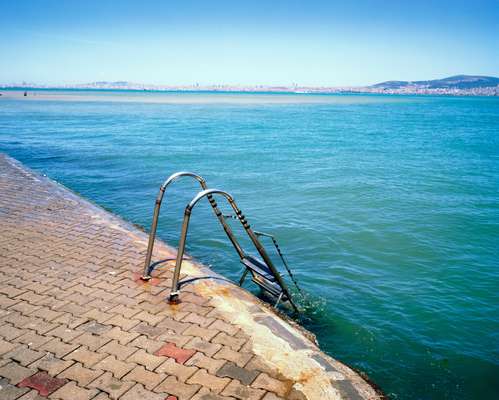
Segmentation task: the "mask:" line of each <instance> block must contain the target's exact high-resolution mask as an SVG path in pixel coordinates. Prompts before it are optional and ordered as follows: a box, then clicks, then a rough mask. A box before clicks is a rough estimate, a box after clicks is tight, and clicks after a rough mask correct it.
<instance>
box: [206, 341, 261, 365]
mask: <svg viewBox="0 0 499 400" xmlns="http://www.w3.org/2000/svg"><path fill="white" fill-rule="evenodd" d="M251 357H253V355H252V354H251V353H239V352H237V351H234V350H232V349H231V348H229V347H226V346H223V347H222V348H221V349H220V351H219V352H218V353H216V354H215V355H214V356H213V358H216V359H223V360H227V361H232V362H233V363H234V364H236V365H238V366H239V367H244V366H245V365H246V364H247V363H248V361H249V360H250V359H251Z"/></svg>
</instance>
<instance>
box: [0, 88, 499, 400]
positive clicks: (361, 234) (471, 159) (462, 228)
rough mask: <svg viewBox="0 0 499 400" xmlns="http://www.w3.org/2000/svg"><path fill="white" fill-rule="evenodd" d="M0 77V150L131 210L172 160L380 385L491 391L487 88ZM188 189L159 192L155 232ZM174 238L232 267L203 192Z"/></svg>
mask: <svg viewBox="0 0 499 400" xmlns="http://www.w3.org/2000/svg"><path fill="white" fill-rule="evenodd" d="M0 92H1V91H0ZM3 93H4V96H2V97H0V151H3V152H5V153H7V154H9V155H11V156H13V157H15V158H17V159H19V160H20V161H22V162H23V163H25V164H27V165H28V166H30V167H32V168H34V169H35V170H38V171H40V172H42V173H44V174H47V175H48V176H49V177H51V178H53V179H55V180H57V181H59V182H61V183H63V184H64V185H66V186H68V187H69V188H71V189H73V190H75V191H77V192H79V193H81V194H82V195H83V196H85V197H87V198H89V199H91V200H92V201H94V202H96V203H98V204H99V205H101V206H103V207H105V208H107V209H110V210H112V211H113V212H115V213H116V214H118V215H120V216H122V217H124V218H125V219H127V220H129V221H131V222H133V223H136V224H139V225H142V226H144V227H146V228H147V229H148V228H149V226H150V223H151V217H152V209H153V205H154V199H155V196H156V193H157V191H158V188H159V185H160V184H161V183H162V182H163V180H164V179H165V178H166V177H168V175H170V174H171V173H173V172H176V171H181V170H188V171H193V172H196V173H198V174H201V175H202V176H204V177H205V178H206V180H207V181H208V184H209V186H210V187H214V188H220V189H224V190H226V191H228V192H230V193H231V194H232V195H233V196H234V198H235V199H236V201H237V203H238V205H239V206H240V208H241V209H242V210H243V212H244V214H245V215H246V216H247V219H248V220H249V223H250V224H251V226H252V227H253V228H254V229H256V230H262V231H268V232H271V233H274V234H275V235H276V236H277V237H278V239H279V241H280V244H281V247H282V250H283V252H284V254H285V256H286V257H287V260H288V263H289V264H290V265H291V267H292V269H293V271H294V272H295V275H296V277H297V279H298V281H299V283H300V285H301V286H302V288H303V290H304V291H305V292H306V294H307V298H308V299H307V311H306V314H305V315H304V316H303V317H302V319H301V322H302V323H304V324H305V326H306V327H307V328H308V329H310V330H312V331H313V332H314V333H315V334H316V335H317V337H318V340H319V342H320V344H321V347H322V349H323V350H324V351H326V352H327V353H329V354H330V355H332V356H333V357H336V358H338V359H339V360H342V361H344V362H346V363H347V364H349V365H350V366H352V367H355V368H357V369H359V370H362V371H364V372H366V373H367V374H368V375H369V376H370V377H371V379H372V380H374V381H375V382H376V383H377V384H379V385H380V386H381V388H382V389H383V390H384V391H385V392H386V393H387V394H388V395H389V396H390V397H391V398H393V399H484V398H490V399H492V398H499V380H498V377H499V99H498V98H480V97H466V98H465V97H425V96H419V97H418V96H388V95H387V96H381V95H369V96H364V95H292V94H279V95H277V94H258V95H256V94H227V93H190V94H182V93H137V92H104V93H101V92H81V91H72V92H63V91H54V92H46V91H45V92H38V93H33V92H30V93H28V96H27V97H26V98H24V97H22V96H17V97H16V96H14V97H12V96H9V93H7V92H5V91H3ZM10 94H12V93H10ZM198 189H199V188H198V187H197V186H196V185H195V184H194V183H193V182H190V181H188V180H185V181H179V182H177V183H175V184H174V185H173V186H172V188H171V191H169V192H168V193H167V197H166V198H165V203H164V207H163V210H162V215H161V220H160V225H159V236H160V237H161V238H162V239H164V240H165V241H167V242H168V243H170V244H171V245H175V246H176V245H177V243H178V238H179V230H180V223H181V219H182V214H183V208H184V207H185V204H186V203H187V202H188V201H189V200H190V199H191V198H192V197H193V196H194V194H195V193H196V192H197V191H198ZM219 203H220V204H221V205H222V207H223V208H224V211H226V212H227V213H228V212H229V211H230V210H229V208H228V207H226V206H224V205H223V204H224V203H223V201H219ZM232 224H233V226H234V229H235V230H236V232H237V234H238V235H239V237H240V238H241V239H242V241H243V243H244V244H245V245H247V246H248V248H250V247H249V244H248V241H247V240H245V239H244V232H243V231H242V230H241V229H240V228H239V227H238V226H237V221H232ZM234 224H236V225H234ZM187 247H188V252H189V253H190V254H191V255H193V256H194V257H196V258H197V259H198V260H200V261H201V262H203V263H205V264H209V265H210V266H211V267H212V268H213V270H215V271H216V272H219V273H221V274H223V275H225V276H227V277H229V278H232V279H237V278H238V277H239V275H240V273H241V265H240V264H239V262H238V259H237V256H236V254H235V252H234V251H233V249H232V248H231V247H230V245H229V243H228V241H227V239H226V238H225V237H224V233H223V230H222V229H221V227H220V226H219V225H218V223H217V221H216V219H215V218H214V217H213V215H212V213H211V211H210V209H209V206H208V205H207V204H205V203H204V202H203V204H200V205H199V206H198V207H197V208H196V209H195V210H194V212H193V216H192V225H191V231H190V233H189V240H188V246H187ZM274 256H275V254H274ZM247 287H248V288H249V289H251V285H250V284H248V285H247Z"/></svg>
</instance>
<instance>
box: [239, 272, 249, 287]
mask: <svg viewBox="0 0 499 400" xmlns="http://www.w3.org/2000/svg"><path fill="white" fill-rule="evenodd" d="M248 271H249V270H248V268H246V269H245V270H244V272H243V274H242V276H241V279H239V286H243V283H244V280H245V279H246V275H248Z"/></svg>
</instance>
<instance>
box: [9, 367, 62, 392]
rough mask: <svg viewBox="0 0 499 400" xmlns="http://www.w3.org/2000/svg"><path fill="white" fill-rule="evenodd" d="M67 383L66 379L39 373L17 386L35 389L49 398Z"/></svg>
mask: <svg viewBox="0 0 499 400" xmlns="http://www.w3.org/2000/svg"><path fill="white" fill-rule="evenodd" d="M66 382H67V381H66V380H65V379H58V378H53V377H51V376H50V375H48V374H47V373H46V372H37V373H36V374H34V375H31V376H30V377H27V378H25V379H23V380H22V381H21V382H19V383H18V385H17V386H19V387H27V388H31V389H35V390H37V391H38V393H40V395H41V396H45V397H47V396H48V395H49V394H51V393H52V392H55V391H56V390H57V389H59V388H60V387H61V386H63V385H65V384H66Z"/></svg>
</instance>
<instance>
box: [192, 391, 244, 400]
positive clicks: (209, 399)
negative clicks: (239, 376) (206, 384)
mask: <svg viewBox="0 0 499 400" xmlns="http://www.w3.org/2000/svg"><path fill="white" fill-rule="evenodd" d="M234 399H235V398H234V397H226V396H220V395H219V394H216V393H213V392H212V391H211V390H209V389H207V388H201V389H199V392H197V393H196V394H195V395H194V397H192V398H191V400H234Z"/></svg>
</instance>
